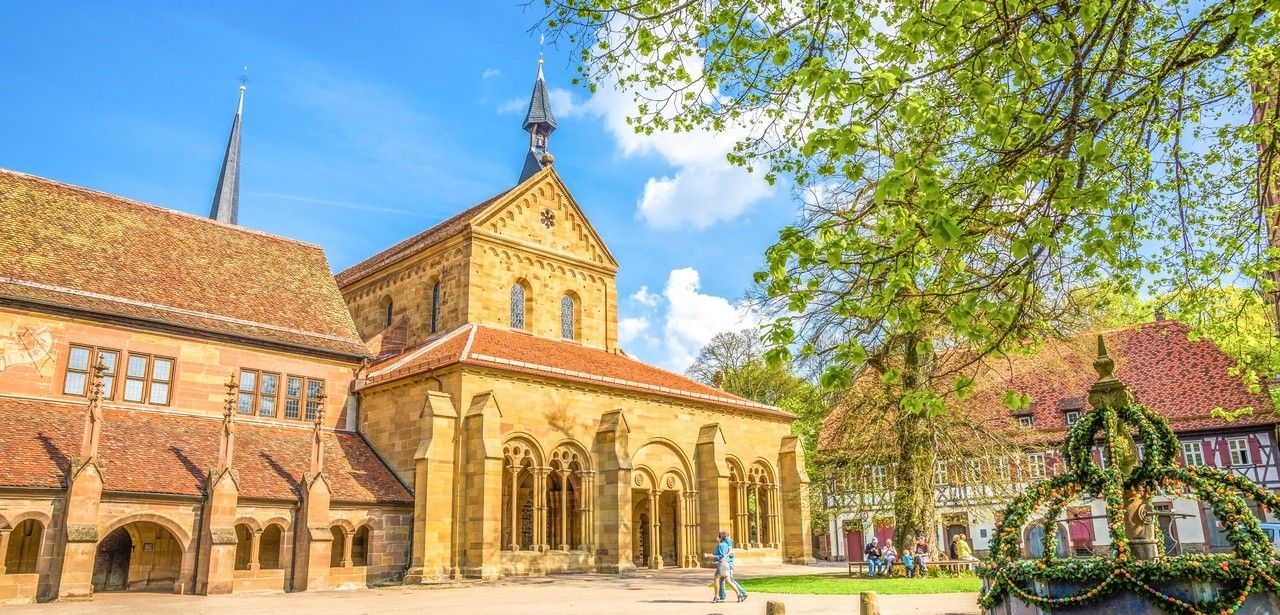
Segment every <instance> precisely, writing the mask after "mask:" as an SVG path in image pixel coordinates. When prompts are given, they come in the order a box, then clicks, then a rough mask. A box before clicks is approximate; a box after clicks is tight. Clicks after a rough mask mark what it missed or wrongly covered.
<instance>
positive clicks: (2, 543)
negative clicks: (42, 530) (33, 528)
mask: <svg viewBox="0 0 1280 615" xmlns="http://www.w3.org/2000/svg"><path fill="white" fill-rule="evenodd" d="M12 532H13V528H11V527H2V528H0V553H8V552H9V534H10V533H12ZM41 540H44V538H43V537H41ZM4 561H5V558H0V574H4V573H5V564H4Z"/></svg>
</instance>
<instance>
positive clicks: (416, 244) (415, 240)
mask: <svg viewBox="0 0 1280 615" xmlns="http://www.w3.org/2000/svg"><path fill="white" fill-rule="evenodd" d="M508 192H510V190H503V191H502V192H499V193H498V194H495V195H493V196H491V197H489V198H487V199H485V200H484V201H482V202H481V203H479V204H477V205H475V206H473V207H471V208H470V209H467V210H465V211H463V212H461V213H458V214H455V215H454V216H453V217H451V218H447V219H446V220H445V221H444V222H441V223H440V224H437V225H435V226H433V227H431V228H429V229H427V230H425V231H422V232H421V233H418V234H417V235H414V236H413V237H410V238H408V239H405V240H404V241H401V242H400V243H397V244H395V245H393V246H391V247H390V248H387V249H386V250H383V251H381V252H379V253H377V254H374V255H373V256H370V257H369V258H366V259H364V260H363V261H360V262H359V263H356V264H354V265H352V266H350V267H348V268H346V269H345V270H343V271H342V272H341V273H339V274H338V275H337V276H336V279H337V281H338V286H347V285H349V284H353V283H355V282H358V281H360V280H361V279H363V278H365V277H366V276H368V275H371V274H373V273H374V272H376V271H378V270H380V269H382V268H383V267H386V266H388V265H391V264H394V263H396V262H399V261H401V260H404V259H406V258H409V257H411V256H413V255H414V254H418V253H420V252H422V251H423V250H426V249H427V248H430V247H431V246H434V245H436V244H438V243H440V242H442V241H444V240H446V239H448V238H450V237H453V236H454V235H457V234H458V233H461V232H462V231H464V230H466V229H467V227H468V226H469V224H470V223H471V220H473V219H474V218H475V217H476V216H478V215H480V214H481V213H482V212H483V211H484V210H485V209H486V208H488V207H489V205H491V204H493V202H494V201H496V200H498V199H500V198H502V196H503V195H505V194H506V193H508Z"/></svg>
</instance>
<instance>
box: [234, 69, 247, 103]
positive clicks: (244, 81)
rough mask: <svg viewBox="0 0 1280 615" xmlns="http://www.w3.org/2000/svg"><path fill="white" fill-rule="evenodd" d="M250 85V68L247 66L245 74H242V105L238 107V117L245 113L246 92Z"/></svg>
mask: <svg viewBox="0 0 1280 615" xmlns="http://www.w3.org/2000/svg"><path fill="white" fill-rule="evenodd" d="M248 85H249V66H248V65H247V64H246V65H245V67H244V72H242V73H241V74H240V104H238V105H236V115H240V114H241V113H244V91H245V90H246V89H248V87H247V86H248Z"/></svg>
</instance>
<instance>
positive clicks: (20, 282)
mask: <svg viewBox="0 0 1280 615" xmlns="http://www.w3.org/2000/svg"><path fill="white" fill-rule="evenodd" d="M0 283H3V284H15V285H17V286H27V287H31V288H39V289H43V290H50V291H53V292H58V293H65V294H68V295H78V296H81V297H89V298H93V299H102V300H104V301H112V302H116V303H123V304H126V305H136V306H140V307H146V308H152V309H156V310H160V311H164V312H173V313H175V314H182V315H184V316H195V317H197V318H209V319H212V320H218V321H222V322H229V323H235V324H239V325H251V326H254V327H262V328H263V329H271V330H273V331H282V332H285V333H297V334H299V335H305V336H308V337H316V338H320V339H327V340H333V341H338V342H351V341H356V338H351V337H340V336H337V335H330V334H328V333H320V332H318V331H307V330H305V329H297V328H294V327H284V326H280V325H273V324H271V323H267V322H261V321H257V320H247V319H244V318H236V317H233V316H226V315H222V314H214V313H211V312H201V311H199V310H188V309H185V308H180V307H176V306H172V305H165V304H162V303H153V302H150V301H139V300H137V299H129V298H128V297H120V296H118V295H108V294H104V293H96V292H93V291H89V290H82V289H78V288H67V287H65V286H58V285H56V284H45V283H43V282H35V281H32V280H24V279H21V278H11V277H8V276H0Z"/></svg>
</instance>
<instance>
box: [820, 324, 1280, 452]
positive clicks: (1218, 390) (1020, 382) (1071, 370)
mask: <svg viewBox="0 0 1280 615" xmlns="http://www.w3.org/2000/svg"><path fill="white" fill-rule="evenodd" d="M1189 333H1190V328H1189V327H1187V326H1186V325H1184V324H1182V323H1179V322H1175V321H1172V320H1164V321H1160V322H1152V323H1144V324H1140V325H1135V326H1133V327H1127V328H1123V329H1112V330H1108V331H1103V332H1101V334H1102V336H1103V339H1104V341H1105V342H1106V346H1107V354H1108V355H1109V356H1110V357H1111V358H1112V359H1114V360H1115V362H1116V370H1115V376H1116V378H1119V379H1120V380H1121V381H1123V382H1124V383H1125V384H1126V385H1127V386H1128V387H1129V390H1130V391H1131V392H1132V393H1133V396H1134V398H1135V399H1136V400H1137V401H1138V402H1139V403H1141V404H1143V405H1145V406H1147V407H1148V408H1150V409H1151V410H1153V411H1155V412H1156V413H1158V414H1160V415H1161V416H1163V417H1165V418H1166V419H1168V421H1169V424H1170V426H1171V427H1172V428H1173V429H1174V430H1175V431H1179V432H1186V431H1196V430H1204V429H1225V428H1230V427H1240V426H1259V425H1268V426H1270V425H1276V424H1280V418H1278V417H1277V414H1276V411H1275V407H1274V405H1273V404H1272V402H1271V399H1270V397H1269V396H1268V395H1267V392H1266V391H1265V390H1263V391H1260V392H1257V393H1253V392H1250V391H1249V388H1248V387H1247V386H1246V385H1245V384H1244V382H1243V381H1242V380H1241V379H1240V378H1239V377H1237V376H1233V375H1232V374H1231V373H1230V370H1231V369H1232V368H1233V367H1234V366H1235V365H1236V362H1235V360H1234V359H1232V358H1231V357H1230V356H1228V355H1227V354H1226V353H1225V352H1223V351H1222V350H1221V349H1219V348H1218V347H1217V346H1216V345H1215V344H1214V343H1213V342H1211V341H1208V340H1205V339H1200V340H1197V341H1191V340H1190V339H1189V337H1188V335H1189ZM1097 335H1098V333H1093V334H1089V335H1081V336H1078V337H1076V338H1073V339H1070V340H1065V341H1061V342H1055V343H1049V344H1046V345H1045V346H1044V347H1043V348H1041V349H1040V350H1038V351H1037V352H1036V353H1034V354H1032V355H1028V356H1021V355H1014V356H1010V357H1007V358H1005V359H998V360H997V359H992V360H989V361H988V362H987V365H986V369H985V371H984V373H983V374H982V375H981V376H979V378H978V379H977V380H978V383H979V384H978V386H977V388H976V390H975V392H974V394H973V395H971V396H970V397H968V398H966V399H965V400H963V401H961V402H958V403H959V404H960V408H961V409H962V410H963V411H965V412H967V413H969V414H968V415H969V416H973V417H982V416H986V417H991V418H999V417H1010V416H1012V415H1014V414H1015V413H1013V412H1011V411H1010V410H1009V409H1008V408H1007V407H1006V406H1005V405H1004V402H1003V396H1004V394H1005V392H1006V391H1010V390H1012V391H1016V392H1018V393H1024V394H1027V395H1030V397H1031V406H1030V408H1029V409H1028V411H1029V412H1030V413H1031V414H1032V415H1034V417H1035V418H1034V425H1035V427H1036V430H1037V431H1039V432H1041V433H1042V434H1044V435H1050V434H1057V436H1058V437H1059V438H1060V437H1061V436H1062V435H1063V434H1065V432H1066V430H1067V425H1066V420H1065V416H1064V409H1065V408H1068V407H1069V408H1071V409H1081V410H1088V409H1089V408H1090V406H1089V405H1088V401H1087V399H1086V398H1087V396H1088V393H1089V386H1090V385H1092V384H1093V383H1094V381H1096V380H1097V379H1098V374H1097V372H1095V371H1094V369H1093V360H1094V359H1095V358H1096V357H1097ZM1219 407H1221V408H1223V409H1226V410H1236V409H1239V408H1246V407H1250V408H1253V410H1254V413H1253V414H1252V415H1250V416H1244V417H1241V418H1239V419H1237V420H1236V421H1233V422H1231V423H1227V422H1224V421H1222V420H1220V419H1216V418H1213V417H1212V416H1211V412H1212V411H1213V410H1214V409H1215V408H1219ZM841 414H842V411H841V409H840V408H838V409H837V410H836V411H834V412H832V413H831V415H829V416H828V417H827V419H826V420H824V421H823V428H822V438H821V446H820V448H823V449H829V448H835V447H838V446H841V442H843V441H844V435H843V434H842V433H841V432H842V429H840V425H841V424H842V423H843V421H842V416H841ZM1017 414H1025V412H1019V413H1017Z"/></svg>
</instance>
